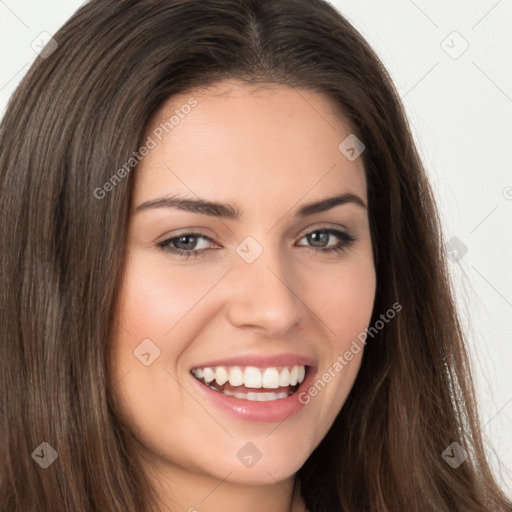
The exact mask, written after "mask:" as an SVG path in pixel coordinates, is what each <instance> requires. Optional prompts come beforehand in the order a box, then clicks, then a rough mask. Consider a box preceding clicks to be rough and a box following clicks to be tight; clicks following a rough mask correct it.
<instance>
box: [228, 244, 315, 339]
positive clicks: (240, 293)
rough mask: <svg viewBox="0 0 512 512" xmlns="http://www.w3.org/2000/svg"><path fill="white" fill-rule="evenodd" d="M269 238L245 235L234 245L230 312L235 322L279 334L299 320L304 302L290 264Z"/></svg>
mask: <svg viewBox="0 0 512 512" xmlns="http://www.w3.org/2000/svg"><path fill="white" fill-rule="evenodd" d="M259 238H260V239H261V238H262V237H259ZM270 238H271V237H268V236H267V237H266V238H265V240H266V241H265V245H263V243H261V242H259V241H257V240H256V239H255V238H254V237H247V238H246V239H245V240H243V241H242V242H241V243H240V244H239V245H238V246H237V248H236V252H237V254H238V258H237V259H236V260H235V269H234V276H233V279H234V280H235V281H236V283H235V285H234V290H235V293H234V296H232V301H231V304H230V307H229V316H230V320H231V322H232V323H233V324H235V325H237V326H242V325H252V326H259V327H262V328H264V329H266V330H267V331H268V332H269V333H270V332H272V333H274V334H282V333H284V332H285V331H287V330H289V329H290V328H292V327H293V326H294V325H295V324H297V323H298V322H300V321H301V319H302V317H303V315H304V309H305V305H304V303H303V302H302V301H301V300H300V298H299V296H298V294H297V291H296V290H295V288H296V286H294V282H293V267H292V266H291V265H289V264H288V265H287V264H286V263H287V262H286V261H284V260H283V257H284V256H283V254H282V252H281V251H280V248H279V246H278V245H277V244H275V243H273V244H271V243H270Z"/></svg>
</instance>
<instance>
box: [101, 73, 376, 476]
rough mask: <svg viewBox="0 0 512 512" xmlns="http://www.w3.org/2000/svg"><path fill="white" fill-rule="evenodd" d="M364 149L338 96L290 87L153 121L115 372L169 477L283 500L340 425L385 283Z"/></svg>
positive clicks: (133, 418) (123, 412)
mask: <svg viewBox="0 0 512 512" xmlns="http://www.w3.org/2000/svg"><path fill="white" fill-rule="evenodd" d="M350 134H351V130H350V127H349V126H348V124H347V123H346V122H345V121H344V120H343V118H342V117H341V116H340V115H339V114H338V113H337V112H335V110H334V106H333V104H332V103H330V102H329V101H328V100H326V99H325V98H324V97H323V96H321V95H318V94H317V93H313V92H310V91H306V90H296V89H292V88H287V87H284V86H277V85H264V86H260V87H259V88H256V87H254V86H252V87H251V86H247V85H242V84H239V83H237V82H223V83H221V84H218V85H217V86H215V87H210V88H208V89H203V90H202V91H199V90H198V91H193V92H191V93H190V94H182V95H180V96H174V97H173V98H172V99H171V100H170V101H168V102H167V103H166V104H164V105H163V107H162V108H161V109H160V110H159V111H158V112H157V113H156V114H155V115H154V116H153V118H152V120H151V122H150V124H149V125H148V128H147V132H146V135H145V137H144V141H143V144H144V145H145V146H146V151H145V150H144V149H142V150H141V151H140V154H141V155H142V156H144V154H145V156H144V157H143V159H142V161H141V162H140V164H139V165H138V167H137V170H136V171H133V172H134V173H135V189H134V196H133V204H132V213H131V219H130V224H129V238H128V244H127V248H126V260H125V265H124V271H123V272H124V273H123V281H122V285H121V290H120V299H119V302H118V305H117V306H118V307H117V325H118V326H119V329H118V332H117V333H116V336H115V339H114V340H113V343H114V347H113V348H114V352H113V355H114V357H113V367H112V375H113V386H114V391H115V394H116V396H117V399H118V401H119V408H120V416H121V419H122V421H123V422H124V423H126V424H127V425H128V428H129V430H130V431H131V433H132V434H133V436H134V437H135V439H136V440H137V441H138V446H139V447H140V448H142V450H143V453H144V455H145V458H146V460H149V461H150V462H151V463H152V466H153V467H157V466H158V468H159V470H161V471H167V470H168V471H174V474H178V473H179V474H182V475H183V474H195V475H196V476H198V475H205V476H210V477H215V478H216V479H220V480H224V479H227V480H228V481H231V482H240V483H243V482H246V483H251V484H258V483H259V484H272V483H275V481H281V480H284V479H286V478H289V477H291V476H292V475H293V474H294V473H295V472H296V471H297V470H298V469H299V468H300V467H301V465H302V464H303V463H304V462H305V460H306V459H307V458H308V456H309V455H310V454H311V452H312V451H313V449H314V448H315V447H316V446H317V445H318V444H319V443H320V441H321V440H322V438H323V437H324V436H325V434H326V433H327V431H328V429H329V428H330V426H331V425H332V423H333V421H334V419H335V417H336V415H337V414H338V413H339V411H340V409H341V407H342V406H343V404H344V402H345V400H346V398H347V395H348V394H349V391H350V389H351V387H352V384H353V382H354V379H355V377H356V375H357V372H358V369H359V366H360V361H361V356H362V350H361V349H360V347H359V346H357V349H356V348H355V347H356V345H355V344H354V343H353V342H354V340H356V341H357V336H358V335H359V334H360V333H361V331H363V330H364V329H365V328H366V327H367V326H368V323H369V321H370V316H371V312H372V306H373V301H374V294H375V284H376V283H375V272H374V263H373V258H372V247H371V240H370V231H369V223H368V212H367V208H366V204H367V194H366V181H365V175H364V168H363V163H362V158H355V159H354V155H355V156H357V152H356V153H354V151H350V141H351V139H349V140H348V142H346V143H345V144H346V145H345V146H343V147H344V148H345V153H343V152H342V151H341V150H340V149H339V147H338V146H339V145H340V143H342V141H344V140H345V139H346V138H347V137H348V136H349V135H350ZM148 137H149V138H150V139H148ZM347 147H348V151H347ZM357 149H358V148H356V151H357ZM345 155H347V156H345ZM348 157H350V158H348ZM336 197H339V198H341V199H339V200H335V199H333V200H332V201H331V202H327V203H325V202H324V201H325V200H326V199H330V198H336ZM104 200H108V198H105V199H104ZM180 201H181V202H180ZM196 201H201V202H203V201H204V202H208V203H215V204H216V205H206V203H205V204H203V203H201V204H200V205H199V204H195V202H196ZM221 204H222V205H223V206H221ZM314 204H317V206H313V205H314ZM194 251H199V252H198V253H195V252H194ZM359 345H361V344H360V343H359ZM347 351H348V352H350V354H351V355H352V357H350V355H344V354H346V353H347ZM341 360H343V361H344V363H343V364H336V362H337V361H338V363H339V362H340V361H341ZM340 366H341V368H340ZM212 379H213V380H212ZM294 384H295V385H294Z"/></svg>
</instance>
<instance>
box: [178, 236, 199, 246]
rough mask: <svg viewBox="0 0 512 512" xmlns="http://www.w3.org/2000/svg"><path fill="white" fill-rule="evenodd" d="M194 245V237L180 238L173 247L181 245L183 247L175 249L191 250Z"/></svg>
mask: <svg viewBox="0 0 512 512" xmlns="http://www.w3.org/2000/svg"><path fill="white" fill-rule="evenodd" d="M195 243H196V237H195V236H188V235H187V236H180V237H179V238H178V240H177V241H176V243H175V245H177V244H183V245H185V247H177V249H193V248H194V245H195Z"/></svg>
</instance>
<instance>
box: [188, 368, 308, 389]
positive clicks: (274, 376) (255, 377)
mask: <svg viewBox="0 0 512 512" xmlns="http://www.w3.org/2000/svg"><path fill="white" fill-rule="evenodd" d="M192 373H193V374H194V376H195V377H197V378H198V379H204V381H205V382H206V383H207V384H208V383H210V382H212V381H215V382H216V383H217V385H219V386H222V385H224V384H225V383H226V382H228V381H229V383H230V384H231V385H232V386H245V387H246V388H266V389H277V388H279V387H286V386H295V385H296V384H302V381H303V380H304V376H305V374H306V367H305V366H304V365H295V366H293V367H291V368H290V367H285V368H282V369H281V370H279V369H278V368H276V367H269V368H256V367H255V366H247V367H246V368H245V369H243V368H240V367H238V366H231V367H226V366H215V367H213V368H211V367H206V368H194V369H193V370H192Z"/></svg>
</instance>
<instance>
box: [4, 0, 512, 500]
mask: <svg viewBox="0 0 512 512" xmlns="http://www.w3.org/2000/svg"><path fill="white" fill-rule="evenodd" d="M82 3H83V2H82V1H76V0H58V1H57V0H54V1H41V0H37V1H35V0H0V62H1V66H0V115H3V112H4V111H5V106H6V104H7V101H8V99H9V97H10V95H11V94H12V92H13V91H14V89H15V88H16V86H17V84H18V82H19V80H20V79H21V77H22V76H23V75H24V74H25V73H26V71H27V70H28V67H29V65H30V64H31V63H32V61H33V60H34V59H35V57H36V53H35V51H34V50H33V48H32V47H31V45H32V46H35V45H37V43H38V41H39V40H40V39H41V36H40V34H41V33H42V32H48V33H50V34H54V33H55V32H56V30H57V29H58V28H59V27H60V26H61V25H62V24H63V23H64V22H65V21H66V19H67V18H68V17H69V16H70V15H71V14H73V12H74V11H75V10H76V9H77V8H78V7H79V6H80V5H81V4H82ZM331 3H332V4H333V5H334V6H335V7H337V8H338V9H339V10H340V12H341V13H342V14H344V15H345V16H346V17H347V18H348V19H349V20H350V21H351V22H352V23H353V24H354V25H355V26H356V28H358V29H359V30H360V32H361V33H362V34H363V35H364V36H365V37H366V39H367V40H368V41H369V43H370V44H371V45H372V46H373V48H374V49H375V50H376V52H377V53H378V54H379V56H380V57H381V59H382V60H383V62H384V64H385V65H386V66H387V68H388V70H389V71H390V73H391V75H392V77H393V79H394V82H395V84H396V87H397V89H398V91H399V93H400V95H401V97H402V99H403V102H404V104H405V107H406V109H407V113H408V115H409V119H410V122H411V125H412V129H413V132H414V135H415V138H416V141H417V144H418V147H419V149H420V151H421V154H422V156H423V160H424V162H425V165H426V167H427V169H428V172H429V174H430V176H431V180H432V184H433V186H434V188H435V191H436V193H437V197H438V201H439V204H440V209H441V213H442V216H443V222H444V226H445V238H446V240H450V239H452V238H453V237H456V239H457V240H456V241H452V242H450V245H449V247H447V250H449V251H450V254H451V257H452V259H453V260H454V261H452V262H451V263H450V266H451V269H452V271H453V272H452V273H453V279H454V283H455V286H456V290H457V297H458V302H459V305H460V313H461V317H462V320H463V324H464V327H465V329H466V331H467V336H468V342H469V345H470V348H471V352H472V356H473V361H474V366H475V374H476V375H475V376H476V379H477V390H478V395H479V399H480V409H481V416H482V424H483V430H484V433H485V435H486V437H487V438H488V439H489V442H490V445H491V446H492V447H493V449H494V450H495V452H496V453H497V455H498V456H499V458H500V459H501V460H502V462H503V464H502V465H500V464H498V461H497V458H496V457H493V465H494V468H495V471H496V474H497V475H498V477H499V478H500V480H501V481H502V483H503V485H504V486H505V487H507V493H508V494H509V495H511V496H512V339H511V333H512V314H511V313H512V279H511V272H510V268H511V265H510V263H511V261H512V257H511V256H512V229H511V227H512V173H511V168H510V166H511V163H512V124H511V119H512V115H511V114H512V73H511V65H510V63H511V62H512V30H510V27H512V3H511V0H472V1H468V0H450V1H449V2H447V1H446V0H444V1H443V0H428V1H427V0H414V1H413V0H392V1H386V2H383V1H379V0H347V1H341V0H337V1H333V2H331ZM454 32H456V33H454ZM466 46H467V49H465V48H466ZM463 50H465V51H463ZM0 150H1V149H0ZM462 244H463V245H462ZM464 247H466V248H467V253H465V254H463V253H464V250H465V249H464ZM457 248H458V249H457ZM455 260H458V261H455ZM507 261H508V262H509V263H508V264H507ZM440 456H441V454H440Z"/></svg>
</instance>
